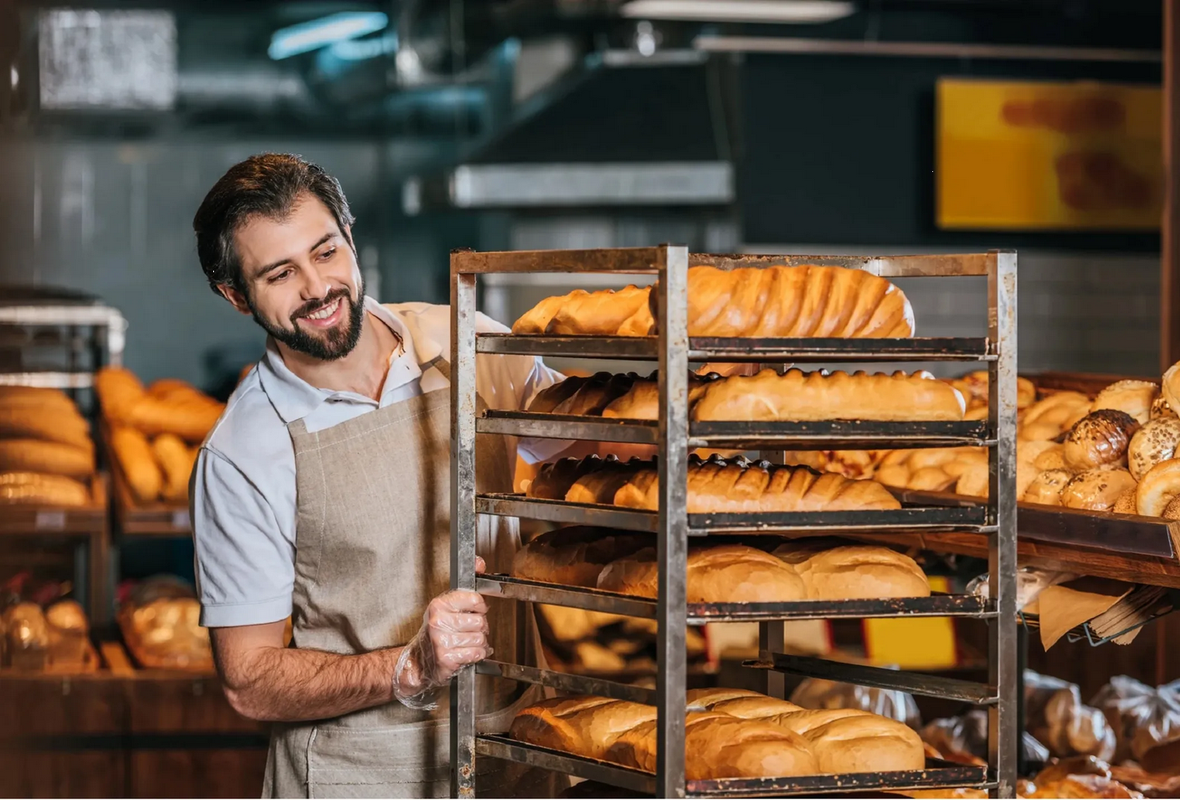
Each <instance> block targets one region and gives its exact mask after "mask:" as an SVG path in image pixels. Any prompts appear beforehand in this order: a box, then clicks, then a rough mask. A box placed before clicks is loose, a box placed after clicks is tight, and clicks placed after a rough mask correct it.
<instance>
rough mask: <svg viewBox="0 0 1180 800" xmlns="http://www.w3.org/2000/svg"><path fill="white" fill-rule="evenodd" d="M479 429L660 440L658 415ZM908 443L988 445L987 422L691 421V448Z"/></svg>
mask: <svg viewBox="0 0 1180 800" xmlns="http://www.w3.org/2000/svg"><path fill="white" fill-rule="evenodd" d="M475 430H476V432H478V433H496V434H507V435H510V436H530V437H534V438H539V439H578V440H590V441H598V442H622V443H627V444H647V445H657V444H659V442H660V435H659V434H660V431H659V423H658V421H656V420H636V419H612V418H603V417H584V416H574V415H571V414H538V413H531V412H528V411H495V410H489V411H486V412H484V415H483V416H482V417H480V418H479V419H477V420H476V423H475ZM894 444H899V445H902V446H904V447H989V446H991V445H993V444H995V440H994V439H991V438H989V437H988V435H987V422H986V421H983V420H968V421H966V422H866V421H864V420H832V421H826V422H690V423H689V426H688V447H689V448H693V449H695V448H701V447H712V448H716V449H719V450H732V449H736V448H737V447H744V448H746V449H748V450H860V449H865V450H869V449H884V448H890V449H894V448H893V445H894Z"/></svg>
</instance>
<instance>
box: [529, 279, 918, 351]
mask: <svg viewBox="0 0 1180 800" xmlns="http://www.w3.org/2000/svg"><path fill="white" fill-rule="evenodd" d="M655 314H656V304H655V296H654V295H653V294H652V293H651V290H650V289H649V288H642V289H641V288H637V287H635V286H628V287H627V288H625V289H621V290H619V291H610V290H607V291H597V292H587V291H585V290H583V289H578V290H576V291H573V292H570V293H569V294H567V295H565V296H563V297H550V298H547V299H545V300H543V301H541V302H540V303H539V304H537V305H536V306H535V307H534V308H532V309H531V310H530V311H529V312H528V313H526V314H525V315H524V316H522V317H521V318H520V319H518V320H517V321H516V324H515V325H513V326H512V332H513V333H517V334H540V333H547V334H551V335H566V336H577V335H583V336H586V335H598V336H649V335H651V334H653V333H654V332H655V330H656V324H657V321H656V319H655ZM688 332H689V335H690V336H757V337H813V336H814V337H843V338H858V339H865V338H884V337H905V336H912V335H913V333H914V311H913V308H912V307H911V306H910V303H909V301H908V300H907V299H906V297H905V294H904V293H902V291H901V290H900V289H898V288H897V287H896V286H894V285H893V284H892V283H890V282H889V281H887V280H885V279H884V278H881V277H878V276H876V275H873V274H871V273H869V272H866V271H864V270H859V269H846V268H843V267H813V266H800V267H782V266H777V267H764V268H741V269H734V270H728V271H727V270H720V269H717V268H715V267H706V266H699V267H692V268H690V269H689V270H688Z"/></svg>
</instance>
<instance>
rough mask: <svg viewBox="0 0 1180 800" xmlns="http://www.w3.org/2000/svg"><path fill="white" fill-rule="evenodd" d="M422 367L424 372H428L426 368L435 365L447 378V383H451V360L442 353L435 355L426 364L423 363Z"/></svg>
mask: <svg viewBox="0 0 1180 800" xmlns="http://www.w3.org/2000/svg"><path fill="white" fill-rule="evenodd" d="M420 367H421V369H422V372H426V370H428V369H430V368H431V367H434V368H435V369H437V370H438V371H439V374H441V375H442V376H443V377H444V378H446V379H447V383H451V362H449V361H447V360H446V359H445V358H443V357H442V356H441V355H439V356H435V357H434V358H432V359H430V360H429V361H427V362H426V363H425V364H421V365H420Z"/></svg>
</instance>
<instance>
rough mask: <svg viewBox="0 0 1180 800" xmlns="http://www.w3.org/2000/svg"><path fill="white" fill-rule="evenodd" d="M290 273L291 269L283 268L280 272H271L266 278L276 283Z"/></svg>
mask: <svg viewBox="0 0 1180 800" xmlns="http://www.w3.org/2000/svg"><path fill="white" fill-rule="evenodd" d="M290 275H291V270H289V269H285V270H282V271H281V272H275V273H272V274H271V276H270V278H268V279H267V280H268V281H269V282H270V283H278V282H279V281H281V280H286V279H287V278H288V277H289V276H290Z"/></svg>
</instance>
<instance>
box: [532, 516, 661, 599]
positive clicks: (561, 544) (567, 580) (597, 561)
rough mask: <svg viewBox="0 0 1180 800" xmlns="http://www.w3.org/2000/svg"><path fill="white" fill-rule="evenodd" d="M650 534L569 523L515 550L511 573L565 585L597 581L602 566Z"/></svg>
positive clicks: (634, 548)
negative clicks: (570, 525)
mask: <svg viewBox="0 0 1180 800" xmlns="http://www.w3.org/2000/svg"><path fill="white" fill-rule="evenodd" d="M650 542H651V537H649V536H643V535H640V534H625V533H621V532H619V531H613V530H609V529H607V528H593V527H582V526H577V527H572V528H561V529H559V530H555V531H549V532H548V533H543V534H541V535H540V536H538V537H536V538H535V539H533V540H532V541H531V542H529V543H528V544H526V545H525V546H524V547H522V548H520V549H519V550H517V551H516V555H515V556H514V557H513V559H512V576H513V577H515V578H526V579H528V580H534V581H546V582H548V583H560V584H564V585H566V586H587V587H594V586H597V585H598V574H599V573H600V572H602V568H603V567H605V566H606V565H607V564H609V563H610V562H612V561H614V560H615V559H618V558H623V557H625V556H629V555H631V554H632V553H634V552H635V551H637V550H639V549H640V548H642V547H645V546H646V545H648V544H649V543H650Z"/></svg>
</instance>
